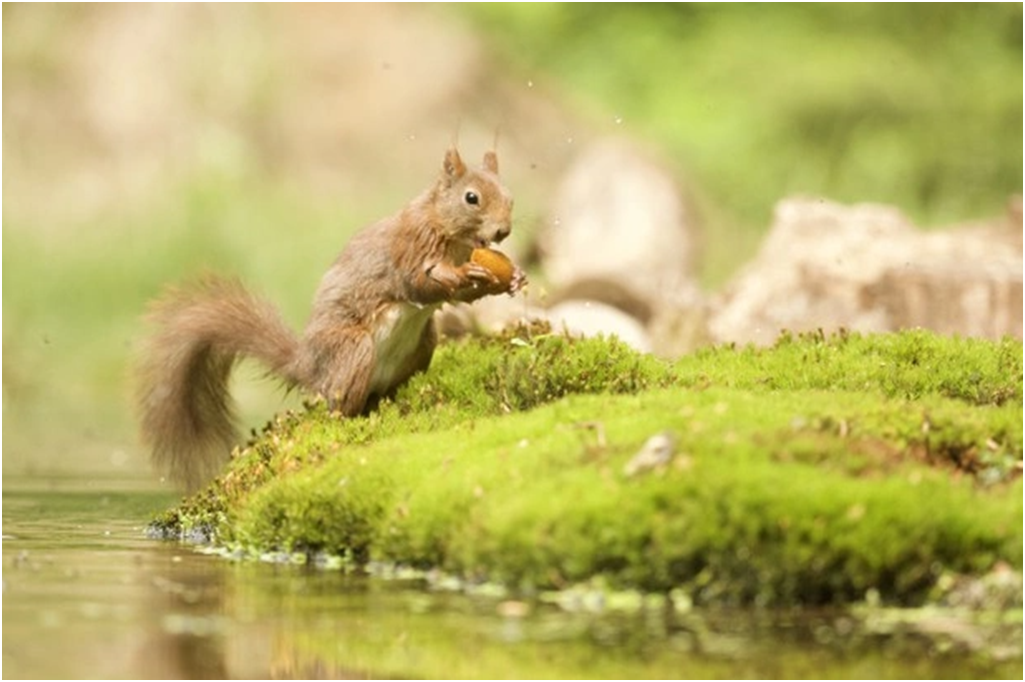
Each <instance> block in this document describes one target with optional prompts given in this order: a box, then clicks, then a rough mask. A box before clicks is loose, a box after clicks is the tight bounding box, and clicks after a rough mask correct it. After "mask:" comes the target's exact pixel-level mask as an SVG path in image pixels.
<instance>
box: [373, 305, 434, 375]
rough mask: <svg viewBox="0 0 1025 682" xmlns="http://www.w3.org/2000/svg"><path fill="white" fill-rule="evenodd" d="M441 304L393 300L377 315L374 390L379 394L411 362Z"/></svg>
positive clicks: (375, 320)
mask: <svg viewBox="0 0 1025 682" xmlns="http://www.w3.org/2000/svg"><path fill="white" fill-rule="evenodd" d="M436 309H437V306H415V305H413V304H411V303H389V304H388V305H387V306H385V307H383V308H382V309H381V310H380V311H378V313H377V315H375V316H374V322H373V328H374V332H373V334H374V360H375V362H374V374H373V376H372V377H371V378H370V392H371V393H375V394H377V395H381V394H383V393H384V392H385V391H387V390H388V389H390V388H391V387H392V385H393V383H394V381H395V378H396V376H397V375H398V374H399V372H401V371H403V370H404V369H405V368H406V367H407V366H408V361H409V357H410V356H411V355H413V353H415V352H416V349H417V346H419V345H420V337H421V336H422V335H423V331H424V327H425V326H426V325H427V324H429V323H430V321H431V316H432V315H433V314H434V311H435V310H436Z"/></svg>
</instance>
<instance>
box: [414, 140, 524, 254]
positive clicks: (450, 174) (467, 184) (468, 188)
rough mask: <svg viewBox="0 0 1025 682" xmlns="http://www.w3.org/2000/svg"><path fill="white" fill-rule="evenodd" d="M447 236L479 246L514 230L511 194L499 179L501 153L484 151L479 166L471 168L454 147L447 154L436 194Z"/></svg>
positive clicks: (435, 203) (443, 227)
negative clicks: (499, 157)
mask: <svg viewBox="0 0 1025 682" xmlns="http://www.w3.org/2000/svg"><path fill="white" fill-rule="evenodd" d="M433 200H434V207H435V210H436V211H437V217H438V219H439V224H440V225H441V226H442V229H444V230H445V232H446V235H447V236H448V237H449V238H451V239H454V240H456V241H460V242H463V243H465V244H466V245H467V246H470V247H473V248H476V247H482V246H487V245H488V244H490V243H492V242H500V241H502V240H503V239H505V238H506V237H508V236H509V233H510V232H511V231H512V206H513V200H512V195H511V194H510V193H509V190H507V189H506V188H505V187H504V186H502V183H501V181H499V179H498V156H497V155H496V154H495V152H493V151H490V152H487V153H485V154H484V164H483V165H482V166H481V167H480V168H468V167H467V166H466V164H464V163H463V160H462V159H461V158H460V157H459V152H458V151H456V149H455V148H452V149H449V150H448V152H446V153H445V160H444V162H443V163H442V167H441V174H440V176H439V177H438V183H437V185H435V188H434V193H433Z"/></svg>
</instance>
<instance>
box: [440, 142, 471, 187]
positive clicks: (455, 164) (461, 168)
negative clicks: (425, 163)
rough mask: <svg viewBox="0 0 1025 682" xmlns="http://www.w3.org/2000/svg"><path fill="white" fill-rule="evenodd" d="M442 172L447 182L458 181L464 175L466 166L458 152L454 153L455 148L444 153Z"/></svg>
mask: <svg viewBox="0 0 1025 682" xmlns="http://www.w3.org/2000/svg"><path fill="white" fill-rule="evenodd" d="M442 170H443V171H444V173H445V177H446V178H447V179H448V181H449V182H452V181H454V180H458V179H459V178H461V177H463V174H464V173H466V164H464V163H463V160H462V159H461V158H460V157H459V152H458V151H456V148H455V147H452V148H451V149H449V150H448V151H447V152H445V162H444V164H443V165H442Z"/></svg>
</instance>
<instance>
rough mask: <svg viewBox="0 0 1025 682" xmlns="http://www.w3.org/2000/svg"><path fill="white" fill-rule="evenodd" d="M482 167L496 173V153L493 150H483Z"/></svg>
mask: <svg viewBox="0 0 1025 682" xmlns="http://www.w3.org/2000/svg"><path fill="white" fill-rule="evenodd" d="M484 168H486V169H488V170H489V171H491V172H492V173H494V174H495V175H498V154H496V153H495V152H493V151H492V152H484Z"/></svg>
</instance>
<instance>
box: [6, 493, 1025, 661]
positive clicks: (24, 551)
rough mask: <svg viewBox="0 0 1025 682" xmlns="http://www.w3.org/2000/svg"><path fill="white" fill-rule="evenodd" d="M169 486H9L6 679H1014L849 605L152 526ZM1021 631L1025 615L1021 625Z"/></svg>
mask: <svg viewBox="0 0 1025 682" xmlns="http://www.w3.org/2000/svg"><path fill="white" fill-rule="evenodd" d="M173 503H174V498H173V497H170V496H168V495H167V494H164V493H159V492H138V491H132V492H95V491H82V490H78V491H74V490H55V491H54V490H50V491H38V490H25V489H19V490H14V491H5V492H4V494H3V533H4V542H3V625H4V629H3V668H4V670H3V672H4V673H5V676H6V677H7V678H53V677H71V678H124V679H136V678H160V677H174V678H210V677H218V678H266V677H279V678H339V677H348V678H361V677H448V678H451V677H456V678H458V677H470V678H474V677H477V678H482V677H487V678H492V677H495V678H537V677H545V678H565V677H587V678H687V677H702V678H705V677H731V678H736V677H811V678H821V677H858V678H876V677H880V678H885V677H902V678H915V677H921V678H929V677H948V678H949V677H988V678H998V677H1008V678H1018V679H1020V678H1021V675H1022V659H1021V654H1020V651H1019V652H1018V654H1017V657H1016V658H1015V657H1013V656H1012V657H1011V658H1010V660H1007V661H1004V662H999V661H994V660H993V657H992V656H989V655H983V654H980V653H977V652H973V651H972V650H971V648H970V647H967V646H966V645H965V643H964V640H965V638H964V637H960V638H959V637H958V636H957V628H954V630H953V631H952V632H953V634H951V633H948V634H947V635H946V636H943V637H936V636H930V637H925V636H923V635H922V634H920V633H917V632H912V631H903V630H901V629H900V628H896V629H891V631H889V632H886V633H881V632H868V631H865V630H864V629H863V628H861V627H860V626H858V625H857V624H856V622H855V620H854V619H852V618H851V617H849V616H848V615H846V614H844V613H842V612H829V613H822V612H816V613H810V612H799V613H796V612H789V613H766V612H763V611H759V612H749V611H741V612H737V611H732V612H722V611H715V612H696V611H692V612H689V613H679V612H676V611H667V610H665V609H661V608H655V609H647V610H635V611H632V612H628V613H625V612H614V611H610V610H608V609H606V610H604V611H603V612H588V611H586V610H585V611H584V612H567V611H566V610H565V609H563V608H559V607H557V606H555V605H551V604H546V603H539V602H532V601H515V600H510V599H508V598H504V599H503V598H501V597H497V596H467V595H465V594H462V593H459V592H452V591H445V590H439V589H436V588H431V587H430V586H429V585H428V584H427V583H426V582H425V581H423V580H385V579H382V578H372V577H366V576H353V575H345V574H343V573H341V572H339V571H330V570H321V569H316V568H311V567H306V566H294V565H274V564H264V563H256V562H235V561H229V560H226V559H224V558H221V557H217V556H212V555H208V554H202V553H199V552H196V551H194V550H193V549H192V548H189V547H185V546H181V545H177V544H174V543H166V542H160V541H155V540H149V539H147V538H146V537H145V535H144V534H143V529H144V526H145V523H146V522H147V520H148V519H149V518H150V517H151V516H152V515H153V514H154V513H156V512H158V511H160V510H163V509H165V508H167V507H168V506H170V505H171V504H173ZM1014 636H1016V637H1017V638H1018V639H1017V641H1018V643H1019V644H1020V641H1021V633H1020V622H1019V624H1018V630H1017V634H1015V635H1014Z"/></svg>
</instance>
